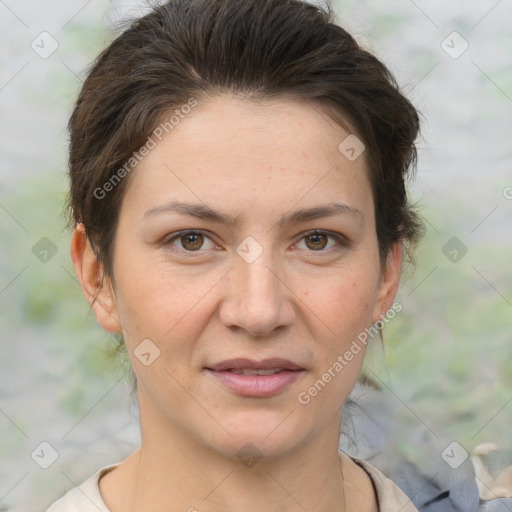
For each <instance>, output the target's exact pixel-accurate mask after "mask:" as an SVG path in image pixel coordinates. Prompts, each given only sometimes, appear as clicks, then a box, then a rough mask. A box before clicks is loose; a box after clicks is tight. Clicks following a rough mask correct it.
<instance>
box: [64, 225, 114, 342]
mask: <svg viewBox="0 0 512 512" xmlns="http://www.w3.org/2000/svg"><path fill="white" fill-rule="evenodd" d="M71 259H72V260H73V265H74V266H75V272H76V275H77V278H78V281H79V283H80V286H81V287H82V292H83V294H84V296H85V298H86V300H87V302H88V303H89V304H90V305H91V308H92V309H93V311H94V314H95V315H96V319H97V320H98V323H99V324H100V325H101V326H102V327H103V328H104V329H106V330H107V331H110V332H121V324H120V323H119V320H118V318H119V316H118V311H117V304H116V300H115V296H114V292H113V289H112V286H111V284H110V281H109V280H108V279H107V278H105V276H104V273H103V265H102V264H101V263H100V262H99V261H98V259H97V258H96V255H95V253H94V251H93V249H92V246H91V243H90V241H89V239H88V238H87V233H86V231H85V227H84V225H83V224H78V225H77V227H76V228H75V229H74V231H73V235H72V237H71Z"/></svg>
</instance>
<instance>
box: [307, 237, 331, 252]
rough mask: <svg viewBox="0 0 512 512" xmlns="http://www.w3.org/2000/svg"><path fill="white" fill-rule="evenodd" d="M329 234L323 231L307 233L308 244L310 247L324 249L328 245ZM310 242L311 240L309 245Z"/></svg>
mask: <svg viewBox="0 0 512 512" xmlns="http://www.w3.org/2000/svg"><path fill="white" fill-rule="evenodd" d="M327 239H328V236H327V235H323V234H321V233H313V234H312V235H307V236H306V237H305V240H306V245H307V246H308V248H309V249H323V248H325V246H326V245H327ZM308 242H311V245H309V243H308Z"/></svg>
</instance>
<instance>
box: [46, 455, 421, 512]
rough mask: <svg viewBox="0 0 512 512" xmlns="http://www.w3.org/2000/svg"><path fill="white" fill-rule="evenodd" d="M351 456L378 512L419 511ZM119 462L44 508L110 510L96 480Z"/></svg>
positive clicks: (378, 474) (388, 482) (84, 511)
mask: <svg viewBox="0 0 512 512" xmlns="http://www.w3.org/2000/svg"><path fill="white" fill-rule="evenodd" d="M340 457H341V454H340ZM352 460H353V461H354V462H355V463H356V464H358V465H359V466H360V467H361V468H363V469H364V470H365V471H366V473H367V474H368V476H369V477H370V479H371V480H372V482H373V484H374V487H375V491H376V494H377V503H378V505H379V512H398V511H400V512H418V509H417V508H416V507H415V506H414V505H413V504H412V503H411V501H410V500H409V498H408V497H407V496H406V495H405V494H404V493H403V492H402V491H401V490H400V489H399V488H398V487H397V486H396V485H395V484H394V483H393V482H392V481H391V480H389V478H386V477H385V476H384V475H383V474H382V473H381V472H380V471H379V470H378V469H377V468H374V467H373V466H372V465H371V464H368V462H365V461H363V460H360V459H356V458H353V457H352ZM119 464H120V463H117V464H112V465H110V466H106V467H104V468H101V469H100V470H98V471H97V472H96V473H95V474H94V475H92V476H91V477H90V478H89V479H87V480H86V481H85V482H84V483H83V484H82V485H79V486H78V487H75V488H73V489H71V490H70V491H69V492H68V493H67V494H65V495H64V496H63V497H62V498H61V499H60V500H58V501H57V502H55V503H54V504H53V505H52V506H51V507H50V508H49V509H48V510H47V512H110V510H109V509H108V508H107V506H106V505H105V503H104V501H103V498H102V497H101V494H100V488H99V480H100V478H101V477H102V476H103V475H104V474H105V473H108V472H109V471H110V470H112V469H114V468H116V467H117V466H118V465H119Z"/></svg>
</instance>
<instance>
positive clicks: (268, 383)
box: [207, 369, 304, 397]
mask: <svg viewBox="0 0 512 512" xmlns="http://www.w3.org/2000/svg"><path fill="white" fill-rule="evenodd" d="M207 371H208V372H209V373H210V374H211V375H213V376H214V377H215V378H216V379H218V380H220V382H222V384H224V385H225V386H226V387H227V388H229V389H230V390H231V391H234V392H235V393H237V394H238V395H243V396H252V397H267V396H273V395H277V394H278V393H281V392H282V391H284V390H285V389H286V388H287V387H288V386H290V385H292V384H293V383H294V382H295V381H296V380H297V379H298V378H299V376H300V375H302V373H304V370H282V371H280V372H279V373H274V374H273V375H238V374H236V373H233V372H229V371H219V372H217V371H214V370H209V369H208V370H207Z"/></svg>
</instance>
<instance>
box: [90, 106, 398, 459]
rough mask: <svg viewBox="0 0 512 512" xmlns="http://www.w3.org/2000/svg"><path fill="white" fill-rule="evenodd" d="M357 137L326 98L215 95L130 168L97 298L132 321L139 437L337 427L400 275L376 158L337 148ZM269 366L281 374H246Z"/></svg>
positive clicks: (220, 445) (231, 449)
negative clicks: (368, 336)
mask: <svg viewBox="0 0 512 512" xmlns="http://www.w3.org/2000/svg"><path fill="white" fill-rule="evenodd" d="M348 135H349V133H347V132H346V131H345V130H344V129H343V128H341V127H340V126H338V125H336V124H334V123H333V122H332V120H331V119H330V118H329V117H328V116H327V115H326V114H325V113H324V112H323V111H322V110H321V109H320V107H319V106H318V105H314V104H311V105H310V104H308V103H305V102H301V101H299V100H294V99H290V98H288V99H284V98H282V99H279V100H278V101H277V100H272V101H270V100H268V101H265V102H263V103H261V104H259V105H256V104H254V103H250V102H248V101H247V100H243V99H236V98H233V97H217V98H216V99H214V100H209V101H208V102H201V101H200V102H199V104H198V106H197V107H195V108H194V109H193V110H192V112H191V113H190V114H188V116H186V117H185V118H184V119H180V122H179V124H178V125H177V126H175V127H174V129H173V130H172V131H171V132H170V133H169V134H168V135H166V136H165V137H164V138H163V139H162V141H161V142H158V144H157V145H156V147H155V148H154V149H152V150H151V151H150V152H149V154H148V155H147V156H146V157H145V158H144V159H143V160H142V161H141V162H140V163H139V164H138V166H137V169H136V170H135V171H133V175H132V176H131V177H130V180H131V181H130V183H129V186H128V188H127V190H126V194H125V197H124V199H123V203H122V206H121V211H120V218H119V226H118V229H117V233H116V239H115V244H114V252H113V269H114V270H113V274H114V279H115V287H114V289H113V294H112V295H111V296H110V295H108V294H106V295H104V296H102V298H101V301H100V302H101V306H100V305H99V304H96V305H95V308H96V312H97V315H98V319H99V320H100V323H102V325H104V327H106V328H108V329H109V330H115V328H114V327H113V326H112V325H113V324H112V320H111V319H112V316H113V317H115V318H116V319H118V321H119V324H120V326H121V327H122V331H123V334H124V337H125V341H126V346H127V349H128V353H129V355H130V358H131V361H132V364H133V367H134V370H135V373H136V375H137V379H138V390H139V391H138V392H139V403H140V408H141V419H142V425H143V432H144V429H145V431H146V432H147V431H148V430H149V429H152V428H160V429H162V428H164V429H171V430H172V431H174V432H180V433H181V434H182V435H183V433H185V435H186V436H189V437H190V438H191V439H194V440H195V441H197V442H199V443H200V444H201V445H203V446H208V447H210V448H212V449H213V450H215V451H218V452H222V453H224V454H230V455H233V456H234V455H235V454H236V453H238V452H239V450H241V449H242V447H243V446H244V445H246V443H247V442H250V443H252V445H254V446H255V447H256V448H257V449H258V450H259V451H261V452H262V453H263V454H265V455H268V456H271V455H276V456H278V455H279V454H284V453H286V452H287V451H290V450H292V449H293V448H294V447H297V446H301V445H304V444H306V443H308V442H309V441H312V440H313V439H315V438H319V437H320V436H322V435H325V433H326V432H331V431H332V432H333V433H336V434H337V432H338V430H337V429H338V427H339V421H340V413H341V407H342V405H343V403H344V402H345V400H346V398H347V396H348V395H349V393H350V391H351V389H352V387H353V385H354V384H355V382H356V380H357V377H358V375H359V373H360V369H361V365H362V362H363V357H364V344H362V343H361V342H358V341H357V340H358V335H359V334H360V333H361V332H362V331H364V330H365V329H366V328H368V327H369V326H370V325H371V324H372V323H373V322H375V321H377V320H378V319H379V316H380V315H381V314H384V313H385V312H386V310H387V309H388V308H389V307H390V306H391V304H392V301H393V300H394V297H395V293H396V287H397V283H398V278H399V269H400V249H399V247H398V246H397V247H395V248H394V250H393V251H391V253H390V257H389V259H388V265H387V269H386V271H385V272H381V266H380V262H379V251H378V245H377V238H376V230H375V219H374V215H375V214H374V203H373V199H372V193H371V187H370V182H369V179H368V174H367V170H366V159H365V154H364V152H363V153H362V154H361V155H360V156H359V157H357V158H355V159H353V155H352V152H351V151H350V148H348V149H349V151H348V152H347V151H346V148H345V153H342V152H341V151H340V149H339V148H338V146H339V145H340V143H341V142H342V141H344V139H345V138H346V137H347V136H348ZM349 140H351V139H349ZM345 155H348V156H350V157H351V158H350V159H349V158H347V157H346V156H345ZM105 200H108V196H107V198H106V199H105ZM188 230H193V231H194V232H195V233H192V234H190V233H188V235H187V231H188ZM315 230H316V231H318V232H317V233H316V234H315V233H314V231H315ZM102 309H106V310H107V311H109V313H110V314H111V315H112V316H110V317H109V316H108V315H107V314H105V313H104V312H102V311H100V310H102ZM107 318H109V319H107ZM148 340H149V341H148ZM354 341H356V342H357V346H358V347H359V349H360V350H359V352H357V351H356V349H355V348H354V347H355V346H354V344H353V342H354ZM351 347H352V350H351ZM350 350H351V352H352V355H353V357H351V358H350V360H348V358H347V357H344V354H345V353H346V352H347V351H350ZM340 357H341V358H342V360H343V361H344V362H343V363H342V362H341V360H340ZM233 359H241V360H246V361H238V362H236V361H232V360H233ZM269 359H282V360H286V361H287V362H286V361H265V360H269ZM229 360H231V361H229ZM226 361H227V362H226ZM224 362H225V364H223V363H224ZM336 362H338V365H336ZM340 365H341V369H340ZM258 368H260V369H267V370H272V369H276V370H281V371H280V372H279V373H277V374H275V375H254V374H253V375H250V374H248V375H244V374H243V373H254V371H255V370H256V369H258ZM243 369H246V370H247V369H251V370H253V371H252V372H248V371H244V370H243ZM233 370H235V371H233ZM262 373H271V372H270V371H267V372H262ZM326 373H329V375H330V376H331V378H330V379H328V377H325V375H324V374H326ZM322 375H324V378H323V380H322ZM319 379H320V380H321V381H322V383H321V384H320V385H319V384H318V381H319ZM326 381H327V382H326ZM315 382H317V387H316V388H315V389H316V393H315V391H314V390H313V391H312V392H309V391H308V390H309V389H310V388H311V387H312V386H314V384H315Z"/></svg>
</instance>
